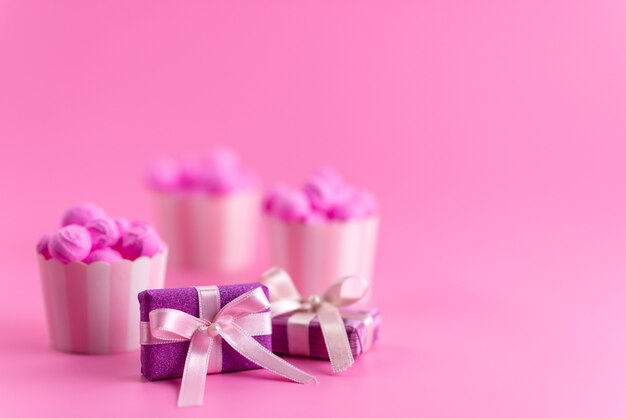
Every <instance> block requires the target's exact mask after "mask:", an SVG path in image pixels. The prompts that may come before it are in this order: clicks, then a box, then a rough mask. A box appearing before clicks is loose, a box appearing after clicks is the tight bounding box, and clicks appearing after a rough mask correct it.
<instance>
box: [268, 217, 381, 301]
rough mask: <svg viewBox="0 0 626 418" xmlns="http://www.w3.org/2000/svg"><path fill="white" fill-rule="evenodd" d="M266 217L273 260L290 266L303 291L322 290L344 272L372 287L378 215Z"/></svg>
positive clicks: (318, 291)
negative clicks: (305, 219)
mask: <svg viewBox="0 0 626 418" xmlns="http://www.w3.org/2000/svg"><path fill="white" fill-rule="evenodd" d="M265 219H266V221H267V226H268V239H269V253H270V261H271V264H273V265H276V266H280V267H281V268H283V269H284V270H287V271H288V272H289V274H290V275H291V276H292V277H293V281H294V283H295V284H296V287H297V288H298V290H299V291H300V293H302V294H303V295H319V294H323V293H324V292H325V291H326V289H328V288H330V286H332V285H333V284H335V283H336V282H337V280H339V279H341V278H342V277H345V276H358V277H361V278H363V279H365V280H366V281H367V282H368V283H369V285H370V289H371V286H372V272H373V269H374V259H375V255H376V242H377V239H378V225H379V222H380V221H379V217H378V216H370V217H367V218H364V219H353V220H348V221H328V222H324V223H301V222H286V221H283V220H280V219H276V218H275V217H272V216H265ZM369 294H371V291H370V293H368V295H366V296H365V297H364V298H363V299H362V302H365V301H367V300H368V299H369ZM362 302H359V304H361V303H362Z"/></svg>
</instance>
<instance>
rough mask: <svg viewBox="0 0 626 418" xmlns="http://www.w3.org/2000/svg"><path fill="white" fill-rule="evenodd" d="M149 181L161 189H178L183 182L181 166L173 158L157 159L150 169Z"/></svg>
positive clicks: (154, 186)
mask: <svg viewBox="0 0 626 418" xmlns="http://www.w3.org/2000/svg"><path fill="white" fill-rule="evenodd" d="M148 183H149V184H150V186H152V187H153V188H154V189H156V190H160V191H174V190H177V189H178V188H179V187H180V184H181V168H180V167H179V165H178V163H177V162H176V161H175V160H173V159H170V158H159V159H156V160H154V161H152V163H151V164H150V168H149V169H148Z"/></svg>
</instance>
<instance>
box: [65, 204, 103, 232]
mask: <svg viewBox="0 0 626 418" xmlns="http://www.w3.org/2000/svg"><path fill="white" fill-rule="evenodd" d="M106 216H107V214H106V212H105V211H104V209H102V208H101V207H99V206H96V205H94V204H92V203H81V204H78V205H74V206H72V207H71V208H69V209H68V210H67V211H66V212H65V214H64V215H63V218H62V220H61V226H67V225H82V226H85V224H87V222H89V221H91V220H93V219H97V218H106Z"/></svg>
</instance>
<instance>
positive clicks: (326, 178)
mask: <svg viewBox="0 0 626 418" xmlns="http://www.w3.org/2000/svg"><path fill="white" fill-rule="evenodd" d="M313 179H315V180H320V181H322V182H324V183H326V184H327V185H328V186H330V187H331V188H333V189H339V188H341V187H343V186H344V185H345V183H344V181H343V178H342V177H341V175H340V174H339V173H337V172H336V171H335V170H333V169H332V168H328V167H322V168H319V169H317V170H316V171H315V172H314V173H313V175H312V176H311V180H313Z"/></svg>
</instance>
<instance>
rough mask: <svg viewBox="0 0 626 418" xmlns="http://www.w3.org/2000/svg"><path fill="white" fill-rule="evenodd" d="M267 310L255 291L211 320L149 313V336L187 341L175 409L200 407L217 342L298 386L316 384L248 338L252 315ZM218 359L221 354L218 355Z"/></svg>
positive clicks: (173, 312) (167, 311)
mask: <svg viewBox="0 0 626 418" xmlns="http://www.w3.org/2000/svg"><path fill="white" fill-rule="evenodd" d="M269 307H270V305H269V301H268V300H267V298H266V297H265V294H264V293H263V290H262V289H261V288H260V287H257V288H255V289H253V290H251V291H249V292H247V293H244V294H243V295H241V296H239V297H237V298H235V299H234V300H232V301H231V302H230V303H228V304H226V305H225V306H224V307H223V308H222V309H220V310H219V311H218V312H217V313H216V314H215V316H214V317H213V318H212V320H208V319H204V318H196V317H195V316H193V315H189V314H188V313H186V312H182V311H179V310H177V309H155V310H153V311H151V312H150V314H149V317H150V332H151V334H152V337H153V338H155V339H156V340H160V341H164V342H179V341H189V342H190V343H189V350H188V352H187V359H186V361H185V368H184V371H183V379H182V382H181V385H180V392H179V395H178V406H181V407H182V406H195V405H202V400H203V397H204V385H205V382H206V374H207V371H208V367H209V363H210V360H211V355H212V351H213V349H214V347H215V346H216V342H218V341H219V339H223V340H224V341H226V342H227V343H228V344H229V345H230V346H231V347H232V348H233V349H234V350H235V351H237V352H238V353H239V354H241V355H242V356H244V357H245V358H247V359H248V360H250V361H252V362H254V363H256V364H257V365H259V366H261V367H263V368H264V369H267V370H269V371H271V372H273V373H276V374H278V375H280V376H283V377H285V378H287V379H289V380H292V381H294V382H298V383H307V382H311V381H315V382H316V379H315V377H313V376H311V375H309V374H307V373H305V372H303V371H302V370H300V369H298V368H296V367H294V366H292V365H291V364H289V363H287V362H286V361H284V360H283V359H281V358H280V357H277V356H276V355H274V354H273V353H271V352H270V351H268V350H267V349H266V348H265V347H263V346H262V345H261V344H260V343H259V342H258V341H256V340H255V339H254V338H252V336H250V335H249V334H248V333H247V332H246V330H245V328H246V324H250V321H251V317H252V320H253V321H254V319H255V318H254V317H253V314H256V313H260V312H264V311H265V310H267V309H268V308H269ZM220 355H221V354H220Z"/></svg>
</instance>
